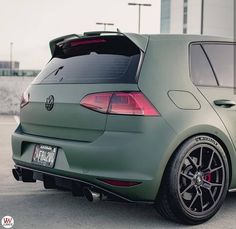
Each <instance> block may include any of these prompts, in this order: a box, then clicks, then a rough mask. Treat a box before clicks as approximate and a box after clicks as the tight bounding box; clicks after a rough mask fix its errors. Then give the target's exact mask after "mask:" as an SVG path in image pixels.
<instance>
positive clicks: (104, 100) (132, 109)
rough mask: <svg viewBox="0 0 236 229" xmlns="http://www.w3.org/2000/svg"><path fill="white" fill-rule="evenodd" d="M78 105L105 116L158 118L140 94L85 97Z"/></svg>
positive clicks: (108, 94)
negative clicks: (105, 114)
mask: <svg viewBox="0 0 236 229" xmlns="http://www.w3.org/2000/svg"><path fill="white" fill-rule="evenodd" d="M80 105H82V106H84V107H86V108H89V109H91V110H94V111H98V112H101V113H107V114H119V115H139V116H159V115H160V113H159V112H158V111H157V110H156V108H155V107H154V106H153V105H152V104H151V103H150V102H149V100H148V99H147V98H146V97H145V96H144V95H143V93H142V92H104V93H94V94H89V95H87V96H85V97H84V98H83V99H82V100H81V102H80Z"/></svg>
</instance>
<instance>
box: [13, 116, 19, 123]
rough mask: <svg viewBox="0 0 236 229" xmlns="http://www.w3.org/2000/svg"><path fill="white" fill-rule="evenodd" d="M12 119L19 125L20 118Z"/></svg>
mask: <svg viewBox="0 0 236 229" xmlns="http://www.w3.org/2000/svg"><path fill="white" fill-rule="evenodd" d="M14 119H15V121H16V123H17V124H20V118H19V116H16V115H14Z"/></svg>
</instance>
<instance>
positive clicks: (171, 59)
mask: <svg viewBox="0 0 236 229" xmlns="http://www.w3.org/2000/svg"><path fill="white" fill-rule="evenodd" d="M50 49H51V53H52V58H51V60H50V61H49V62H48V64H47V65H46V66H45V68H44V69H43V70H42V71H41V73H40V74H39V75H38V76H37V77H36V78H35V80H34V81H33V82H32V83H31V85H29V87H28V88H27V90H26V91H25V92H24V94H23V96H22V99H21V112H20V125H19V126H18V128H17V129H16V131H15V133H13V135H12V148H13V160H14V162H15V168H14V169H13V175H14V177H15V178H16V179H17V180H21V181H23V182H35V181H36V180H41V181H43V182H44V187H45V188H60V187H64V188H67V189H70V190H72V193H73V194H74V195H76V196H85V197H86V198H87V199H88V200H90V201H93V200H98V199H104V198H109V199H115V200H124V201H129V202H142V203H150V204H153V205H154V206H155V207H156V209H157V210H158V211H159V212H160V214H161V215H162V216H164V217H166V218H168V219H171V220H175V221H178V222H182V223H187V224H199V223H202V222H205V221H206V220H208V219H210V218H211V217H212V216H213V215H215V213H216V212H217V211H218V210H219V208H220V207H221V205H222V203H223V201H224V199H225V196H226V194H227V192H228V191H234V190H236V148H235V147H236V95H235V91H234V88H235V85H234V74H233V72H234V66H235V62H234V49H235V43H234V42H233V40H230V39H225V38H217V37H209V36H197V35H196V36H195V35H138V34H123V33H120V32H117V33H115V32H87V33H84V34H83V35H75V34H72V35H68V36H64V37H60V38H57V39H54V40H52V41H51V42H50Z"/></svg>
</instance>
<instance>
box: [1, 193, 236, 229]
mask: <svg viewBox="0 0 236 229" xmlns="http://www.w3.org/2000/svg"><path fill="white" fill-rule="evenodd" d="M0 204H1V206H2V207H3V206H6V205H7V206H8V213H9V214H11V215H13V216H15V220H16V222H18V225H19V226H20V227H19V228H25V226H26V225H25V222H27V221H28V223H27V224H30V225H32V226H33V228H40V227H42V226H43V227H47V226H49V225H52V224H53V225H54V226H53V228H65V226H66V228H78V226H79V228H109V229H110V228H122V229H123V228H189V227H188V226H184V225H180V224H177V223H174V222H170V221H167V220H165V219H164V218H162V217H161V216H160V215H159V214H158V213H157V212H156V210H155V209H154V208H153V207H152V206H150V205H143V204H129V203H120V202H112V201H99V202H95V203H91V202H88V201H87V200H86V199H85V198H83V197H73V196H72V195H71V193H70V192H62V191H56V190H40V191H39V190H38V191H36V192H35V193H34V192H32V193H31V194H25V195H20V196H18V195H15V196H14V195H13V196H11V198H10V200H9V199H8V202H7V203H4V199H1V200H0ZM2 207H0V210H1V211H2V210H3V208H2ZM17 209H18V210H17ZM19 209H28V210H27V211H19ZM235 212H236V193H230V194H228V196H227V198H226V201H225V203H224V205H223V207H222V209H221V210H220V212H219V213H218V214H217V215H216V216H215V217H214V218H213V219H211V220H210V221H209V222H207V223H205V224H203V225H199V226H195V227H194V228H202V229H203V228H204V229H206V228H213V227H215V228H217V229H218V228H229V227H225V226H224V227H223V226H222V227H220V226H219V225H222V222H224V221H225V220H229V221H228V223H229V224H230V220H231V222H233V221H232V220H233V218H236V217H235V216H234V217H233V218H232V214H235ZM222 217H223V221H222ZM39 222H40V224H39ZM50 228H51V227H50Z"/></svg>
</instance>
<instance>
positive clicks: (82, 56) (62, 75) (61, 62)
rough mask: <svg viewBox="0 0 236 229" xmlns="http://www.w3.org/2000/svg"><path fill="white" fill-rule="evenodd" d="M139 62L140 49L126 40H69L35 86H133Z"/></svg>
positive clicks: (105, 38) (116, 38)
mask: <svg viewBox="0 0 236 229" xmlns="http://www.w3.org/2000/svg"><path fill="white" fill-rule="evenodd" d="M139 61H140V50H139V48H138V47H137V46H136V45H135V44H134V43H132V42H131V41H130V40H129V39H128V38H126V37H122V36H104V37H99V38H89V39H79V40H72V41H69V42H67V43H65V44H63V45H61V47H58V48H57V50H56V52H55V54H54V57H53V58H52V59H51V61H50V62H49V63H48V64H47V66H46V67H45V69H44V70H43V71H42V72H41V73H40V74H39V75H38V77H37V78H36V80H35V81H34V83H35V84H50V83H135V82H136V76H137V69H138V65H139Z"/></svg>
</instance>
